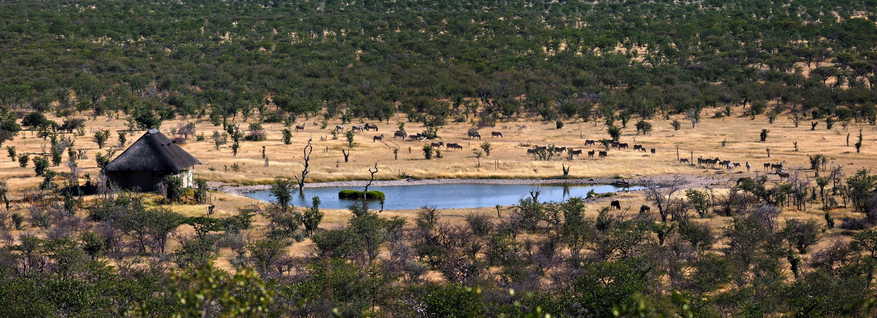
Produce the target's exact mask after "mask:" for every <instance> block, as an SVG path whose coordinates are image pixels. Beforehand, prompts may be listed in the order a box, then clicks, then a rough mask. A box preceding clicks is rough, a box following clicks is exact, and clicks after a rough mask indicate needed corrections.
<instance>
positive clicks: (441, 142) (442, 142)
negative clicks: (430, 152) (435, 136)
mask: <svg viewBox="0 0 877 318" xmlns="http://www.w3.org/2000/svg"><path fill="white" fill-rule="evenodd" d="M429 145H430V147H433V148H441V147H442V146H444V145H445V142H444V141H439V142H434V143H431V144H429Z"/></svg>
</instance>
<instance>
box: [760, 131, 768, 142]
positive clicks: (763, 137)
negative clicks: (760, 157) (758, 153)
mask: <svg viewBox="0 0 877 318" xmlns="http://www.w3.org/2000/svg"><path fill="white" fill-rule="evenodd" d="M769 132H770V130H767V129H762V130H761V134H760V135H759V137H760V138H761V141H762V142H764V141H765V140H767V133H769Z"/></svg>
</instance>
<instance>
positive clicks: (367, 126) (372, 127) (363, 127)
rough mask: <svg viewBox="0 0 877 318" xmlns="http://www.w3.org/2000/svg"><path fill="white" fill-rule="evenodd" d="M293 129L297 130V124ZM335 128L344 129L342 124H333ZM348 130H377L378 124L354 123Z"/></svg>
mask: <svg viewBox="0 0 877 318" xmlns="http://www.w3.org/2000/svg"><path fill="white" fill-rule="evenodd" d="M295 129H296V130H295V131H298V130H299V126H295ZM304 129H305V127H304V125H301V130H304ZM335 130H336V131H344V125H335ZM350 130H352V131H360V132H363V131H370V130H374V131H378V125H377V124H369V123H366V124H364V125H354V126H351V127H350Z"/></svg>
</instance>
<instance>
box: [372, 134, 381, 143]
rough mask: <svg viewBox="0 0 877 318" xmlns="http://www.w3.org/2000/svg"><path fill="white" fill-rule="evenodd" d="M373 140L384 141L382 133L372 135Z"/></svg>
mask: <svg viewBox="0 0 877 318" xmlns="http://www.w3.org/2000/svg"><path fill="white" fill-rule="evenodd" d="M375 141H380V142H384V134H381V135H380V136H374V137H372V142H375Z"/></svg>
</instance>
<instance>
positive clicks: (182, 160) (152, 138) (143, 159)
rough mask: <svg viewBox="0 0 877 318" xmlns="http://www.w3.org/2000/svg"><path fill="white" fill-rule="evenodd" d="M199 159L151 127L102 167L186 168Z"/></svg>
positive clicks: (136, 169)
mask: <svg viewBox="0 0 877 318" xmlns="http://www.w3.org/2000/svg"><path fill="white" fill-rule="evenodd" d="M197 164H201V161H198V159H195V157H192V155H190V154H189V153H188V152H186V151H185V150H183V148H180V146H177V144H175V143H173V142H172V141H171V140H170V139H168V138H167V136H165V135H164V134H162V133H161V132H160V131H158V129H151V130H149V131H148V132H146V134H145V135H143V137H140V139H137V141H135V142H134V143H133V144H131V147H128V149H126V150H125V151H124V152H122V154H120V155H119V156H118V157H116V159H115V160H113V162H110V163H109V164H107V166H106V167H104V171H106V172H119V171H155V172H159V171H164V172H167V171H172V172H173V173H174V174H177V173H180V170H185V169H188V168H189V167H192V166H194V165H197Z"/></svg>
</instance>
